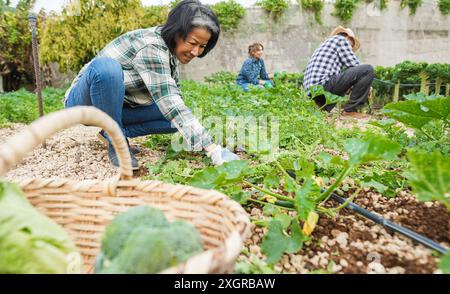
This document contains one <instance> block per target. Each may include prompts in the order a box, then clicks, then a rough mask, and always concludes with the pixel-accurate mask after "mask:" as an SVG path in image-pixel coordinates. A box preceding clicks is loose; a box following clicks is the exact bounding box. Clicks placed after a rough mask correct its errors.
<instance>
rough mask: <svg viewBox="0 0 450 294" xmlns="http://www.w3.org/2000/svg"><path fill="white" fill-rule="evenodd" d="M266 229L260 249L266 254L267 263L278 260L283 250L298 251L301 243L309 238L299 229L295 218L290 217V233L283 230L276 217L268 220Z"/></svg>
mask: <svg viewBox="0 0 450 294" xmlns="http://www.w3.org/2000/svg"><path fill="white" fill-rule="evenodd" d="M268 229H269V230H268V232H267V233H266V235H264V238H263V242H262V244H261V249H262V251H263V252H264V254H266V256H267V263H268V264H274V263H276V262H278V261H279V260H280V259H281V257H282V256H283V254H284V253H285V252H286V253H295V252H298V251H299V250H300V249H301V248H302V247H303V243H304V242H305V241H307V240H308V239H309V238H308V237H307V236H305V235H304V234H303V233H302V231H301V230H300V226H299V224H298V222H297V220H296V219H292V224H291V234H290V235H288V234H286V233H285V232H284V230H283V225H282V224H281V222H280V221H279V220H278V219H277V218H274V219H272V220H271V221H270V222H269V226H268Z"/></svg>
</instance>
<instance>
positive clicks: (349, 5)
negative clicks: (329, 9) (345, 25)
mask: <svg viewBox="0 0 450 294" xmlns="http://www.w3.org/2000/svg"><path fill="white" fill-rule="evenodd" d="M358 3H359V0H336V2H335V3H334V12H333V14H332V15H334V16H337V17H339V18H340V19H341V20H342V21H343V22H349V21H350V20H351V19H352V17H353V12H354V11H355V9H356V7H357V6H358Z"/></svg>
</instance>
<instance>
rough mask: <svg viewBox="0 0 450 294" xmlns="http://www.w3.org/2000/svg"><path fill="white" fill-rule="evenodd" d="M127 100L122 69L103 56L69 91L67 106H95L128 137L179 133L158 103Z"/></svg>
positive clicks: (94, 61)
mask: <svg viewBox="0 0 450 294" xmlns="http://www.w3.org/2000/svg"><path fill="white" fill-rule="evenodd" d="M124 97H125V85H124V81H123V70H122V66H121V65H120V63H119V62H117V61H116V60H114V59H112V58H108V57H101V58H96V59H94V60H93V61H92V62H91V64H90V65H89V66H88V67H87V69H86V70H85V71H84V72H83V75H82V76H81V78H80V79H79V80H78V81H77V83H76V84H75V85H74V87H73V88H72V89H71V90H70V93H69V96H68V97H67V101H66V103H65V107H66V108H68V107H73V106H78V105H89V106H91V105H92V106H95V107H97V108H99V109H101V110H103V111H104V112H106V113H107V114H108V115H109V116H111V117H112V118H113V119H114V120H115V121H116V122H117V123H118V124H119V126H120V128H121V129H122V132H123V134H124V135H125V137H129V138H134V137H139V136H145V135H149V134H168V133H175V132H177V131H178V130H177V129H176V128H173V127H172V126H171V124H170V122H169V121H167V120H166V119H165V117H164V116H163V114H162V113H161V111H160V110H159V108H158V106H157V105H156V103H153V104H151V105H145V106H137V107H131V106H130V105H129V104H128V103H126V102H124ZM107 139H108V140H109V138H107Z"/></svg>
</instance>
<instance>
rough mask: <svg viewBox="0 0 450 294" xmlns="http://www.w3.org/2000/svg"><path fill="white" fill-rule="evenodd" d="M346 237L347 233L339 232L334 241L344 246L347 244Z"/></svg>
mask: <svg viewBox="0 0 450 294" xmlns="http://www.w3.org/2000/svg"><path fill="white" fill-rule="evenodd" d="M347 238H348V234H347V233H340V234H339V235H337V237H336V242H338V243H339V245H341V247H345V246H347V243H348V241H347Z"/></svg>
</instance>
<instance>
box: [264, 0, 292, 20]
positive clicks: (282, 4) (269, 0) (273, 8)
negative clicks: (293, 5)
mask: <svg viewBox="0 0 450 294" xmlns="http://www.w3.org/2000/svg"><path fill="white" fill-rule="evenodd" d="M256 5H257V6H261V7H262V8H263V9H264V10H266V11H267V12H268V13H270V14H271V15H273V16H274V17H277V16H279V15H281V13H283V12H284V11H285V10H286V9H287V8H288V7H289V1H287V0H259V1H258V2H256Z"/></svg>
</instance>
